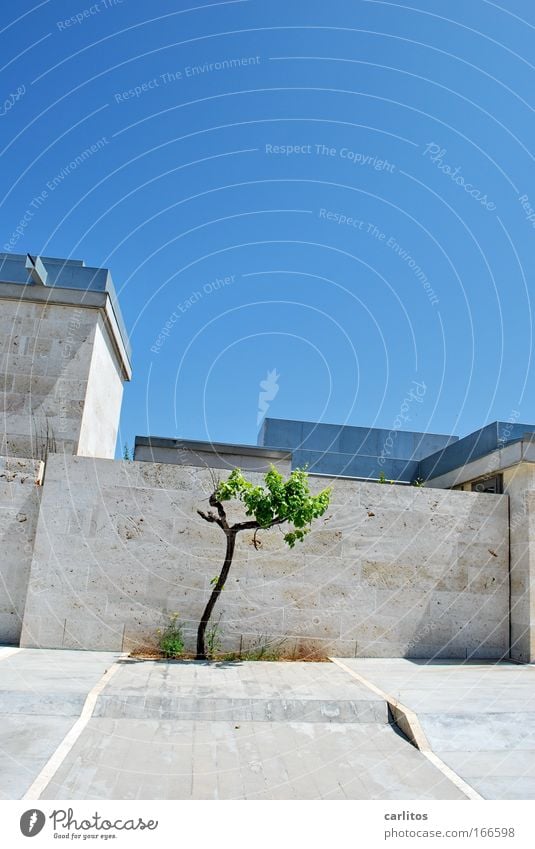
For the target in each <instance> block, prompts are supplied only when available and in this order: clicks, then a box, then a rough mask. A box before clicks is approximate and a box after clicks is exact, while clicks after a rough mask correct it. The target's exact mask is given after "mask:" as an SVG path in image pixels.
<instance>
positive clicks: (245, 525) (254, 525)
mask: <svg viewBox="0 0 535 849" xmlns="http://www.w3.org/2000/svg"><path fill="white" fill-rule="evenodd" d="M287 521H288V519H286V518H284V519H281V518H280V516H279V517H278V518H277V519H273V521H272V522H270V523H269V525H261V524H260V522H257V521H256V520H254V519H251V521H250V522H236V524H235V525H232V528H231V530H232V531H236V533H238V531H252V530H260V529H262V530H264V531H267V530H268V529H269V528H272V527H273V526H274V525H282V524H283V522H287Z"/></svg>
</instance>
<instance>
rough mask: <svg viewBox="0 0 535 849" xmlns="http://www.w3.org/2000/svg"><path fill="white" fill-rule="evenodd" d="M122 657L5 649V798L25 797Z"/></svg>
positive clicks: (1, 788)
mask: <svg viewBox="0 0 535 849" xmlns="http://www.w3.org/2000/svg"><path fill="white" fill-rule="evenodd" d="M117 657H118V655H117V654H115V653H111V652H76V651H56V650H50V651H48V650H45V649H21V650H20V651H16V652H13V651H12V650H11V649H6V650H4V651H0V716H1V720H0V756H1V759H0V798H2V799H20V798H21V797H22V796H23V795H24V793H25V792H26V790H27V789H28V787H29V786H30V785H31V784H32V782H33V780H34V778H35V777H36V775H38V774H39V772H40V771H41V769H42V768H43V767H44V765H45V764H46V763H47V761H48V759H49V758H50V757H51V755H52V754H53V753H54V752H55V750H56V749H57V747H58V746H59V744H60V743H61V741H62V740H63V738H64V737H65V735H66V734H67V733H68V731H69V730H70V729H71V728H72V726H73V724H74V723H75V721H76V719H77V718H78V717H79V715H80V713H81V710H82V708H83V705H84V702H85V699H86V697H87V694H88V693H89V692H90V690H91V689H92V688H93V687H94V685H95V684H96V683H97V681H98V680H99V679H100V678H101V677H102V675H103V674H104V672H105V671H106V669H108V668H109V667H110V666H111V664H112V663H113V662H114V661H115V659H116V658H117Z"/></svg>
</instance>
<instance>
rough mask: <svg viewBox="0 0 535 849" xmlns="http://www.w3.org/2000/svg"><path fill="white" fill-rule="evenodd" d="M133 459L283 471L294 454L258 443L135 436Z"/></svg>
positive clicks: (287, 467)
mask: <svg viewBox="0 0 535 849" xmlns="http://www.w3.org/2000/svg"><path fill="white" fill-rule="evenodd" d="M134 460H139V461H142V462H143V461H145V462H151V463H172V464H175V465H184V466H188V465H191V466H202V467H204V466H206V467H210V468H216V469H232V468H235V467H239V468H243V469H247V470H248V471H267V470H268V469H269V467H270V465H271V464H273V465H275V466H277V467H279V469H280V471H284V472H289V471H290V466H291V462H292V454H291V452H290V451H282V450H279V449H276V448H259V447H258V446H256V445H233V444H231V443H225V442H204V441H198V440H192V439H166V438H165V437H160V436H136V441H135V447H134Z"/></svg>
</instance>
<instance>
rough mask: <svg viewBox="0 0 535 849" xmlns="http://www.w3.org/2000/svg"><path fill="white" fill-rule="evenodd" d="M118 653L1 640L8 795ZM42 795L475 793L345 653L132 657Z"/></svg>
mask: <svg viewBox="0 0 535 849" xmlns="http://www.w3.org/2000/svg"><path fill="white" fill-rule="evenodd" d="M115 660H116V656H115V655H113V654H105V653H93V652H63V651H61V652H60V651H43V650H32V649H24V650H22V651H19V652H18V653H16V654H12V655H11V656H5V657H4V658H3V659H2V652H1V650H0V676H1V678H0V680H1V681H2V693H1V695H0V710H1V712H2V713H3V716H2V723H1V726H2V728H1V729H0V748H1V750H3V753H4V757H3V758H2V759H1V761H0V787H1V794H2V795H3V797H4V798H21V797H22V796H23V795H24V793H26V791H27V790H28V787H29V786H30V785H31V784H32V782H33V781H34V780H35V779H36V777H37V776H38V775H39V773H40V771H41V769H42V768H43V766H44V764H45V762H46V761H47V760H48V758H49V757H51V755H52V754H53V753H54V752H55V751H56V749H57V746H58V744H59V743H60V742H61V740H62V739H63V737H64V735H65V734H66V733H67V732H68V731H69V730H70V729H71V728H72V727H73V725H74V723H75V722H76V720H77V718H78V716H79V714H80V711H81V708H82V702H83V701H84V698H85V695H87V694H88V693H89V692H90V690H91V689H92V688H93V687H94V686H95V685H96V683H97V681H99V680H100V678H101V676H102V675H103V674H104V672H105V670H106V669H108V668H110V666H112V664H113V663H114V661H115ZM112 668H114V667H113V666H112ZM41 798H52V799H69V800H70V799H73V800H74V799H136V798H139V799H206V798H210V799H222V798H229V799H258V798H264V799H324V798H325V799H327V798H329V799H331V798H332V799H335V798H336V799H346V798H351V799H368V798H371V799H411V798H412V799H462V798H464V795H463V793H462V792H461V791H460V790H459V789H458V788H457V787H456V786H455V784H454V783H453V782H451V781H450V780H449V779H448V778H447V777H445V776H444V775H443V774H442V773H441V772H440V770H438V769H437V768H436V767H435V766H434V765H433V764H432V763H430V762H429V760H427V759H426V758H425V757H424V756H423V755H422V753H421V752H418V751H417V750H416V749H415V748H414V747H412V746H411V745H410V744H409V743H408V742H407V741H406V739H405V738H404V737H403V736H402V735H400V734H399V733H398V732H397V731H396V730H395V729H394V728H393V727H392V726H391V725H390V724H389V723H388V716H387V710H386V705H385V702H384V700H382V699H380V698H378V697H377V696H375V695H374V694H373V693H371V692H370V691H369V690H368V689H367V688H366V687H364V686H362V685H360V684H359V683H358V682H356V681H355V680H354V679H352V678H351V676H349V675H348V674H347V673H345V672H344V671H343V670H340V669H339V668H338V667H337V666H336V665H334V664H329V663H318V664H315V663H233V664H219V665H210V664H202V663H193V662H185V663H155V662H140V661H130V660H122V661H121V660H119V662H118V664H117V671H115V672H114V674H113V677H111V678H110V680H109V682H108V683H107V684H106V686H105V688H104V689H103V690H102V692H101V694H100V695H99V696H98V699H96V703H95V707H94V710H93V713H92V715H91V716H90V718H89V721H88V723H87V724H86V725H85V726H84V728H83V730H82V731H81V734H80V735H79V737H78V738H77V739H76V740H75V741H74V744H73V745H72V747H71V748H70V749H69V750H68V752H67V753H66V756H65V758H64V759H63V761H62V762H61V764H60V765H59V767H58V769H57V771H56V772H55V774H54V775H53V776H52V778H51V780H50V781H49V782H48V783H47V784H45V785H43V787H42V790H41Z"/></svg>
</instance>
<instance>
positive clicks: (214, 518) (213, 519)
mask: <svg viewBox="0 0 535 849" xmlns="http://www.w3.org/2000/svg"><path fill="white" fill-rule="evenodd" d="M197 513H198V514H199V516H201V517H202V518H203V519H204V520H205V521H206V522H215V523H216V525H219V527H220V528H223V530H225V528H224V527H223V522H222V521H221V519H218V518H217V516H215V515H214V514H213V513H212V512H211V511H209V512H208V513H203V511H202V510H197Z"/></svg>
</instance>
